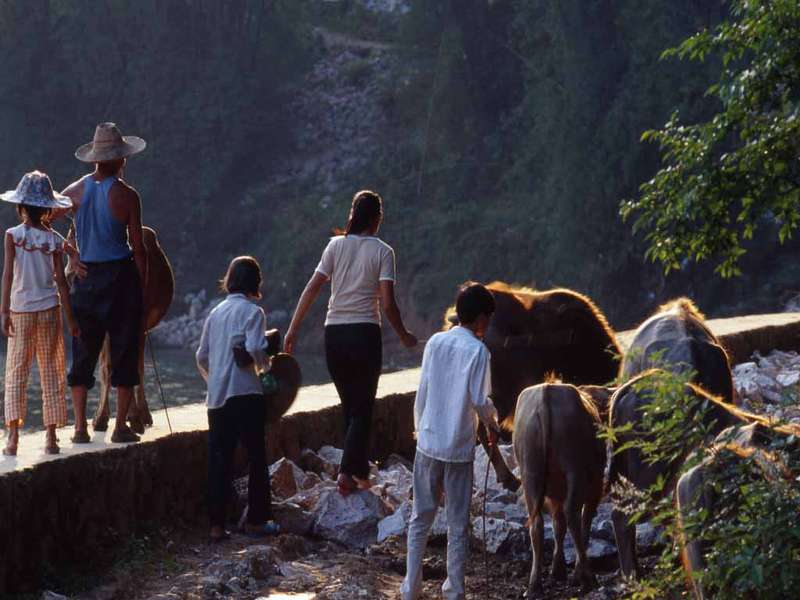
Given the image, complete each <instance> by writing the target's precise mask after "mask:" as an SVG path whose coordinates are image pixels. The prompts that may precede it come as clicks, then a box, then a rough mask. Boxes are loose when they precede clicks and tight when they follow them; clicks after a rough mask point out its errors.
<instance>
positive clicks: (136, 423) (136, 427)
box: [128, 417, 144, 435]
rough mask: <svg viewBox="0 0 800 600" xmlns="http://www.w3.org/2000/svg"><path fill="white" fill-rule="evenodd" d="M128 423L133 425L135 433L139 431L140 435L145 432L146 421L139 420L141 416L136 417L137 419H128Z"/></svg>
mask: <svg viewBox="0 0 800 600" xmlns="http://www.w3.org/2000/svg"><path fill="white" fill-rule="evenodd" d="M128 424H129V425H130V426H131V429H132V430H133V431H134V433H138V434H139V435H142V434H143V433H144V423H142V422H141V421H140V420H139V417H136V418H135V419H128Z"/></svg>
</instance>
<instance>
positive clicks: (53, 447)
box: [44, 425, 59, 454]
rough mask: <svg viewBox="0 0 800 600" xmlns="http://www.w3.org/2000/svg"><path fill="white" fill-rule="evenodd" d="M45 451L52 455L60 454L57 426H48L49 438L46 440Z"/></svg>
mask: <svg viewBox="0 0 800 600" xmlns="http://www.w3.org/2000/svg"><path fill="white" fill-rule="evenodd" d="M44 447H45V451H47V452H49V453H50V454H55V453H57V452H58V450H59V448H58V441H57V439H56V426H55V425H48V426H47V437H46V438H45V444H44Z"/></svg>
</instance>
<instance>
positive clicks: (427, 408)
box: [414, 327, 499, 462]
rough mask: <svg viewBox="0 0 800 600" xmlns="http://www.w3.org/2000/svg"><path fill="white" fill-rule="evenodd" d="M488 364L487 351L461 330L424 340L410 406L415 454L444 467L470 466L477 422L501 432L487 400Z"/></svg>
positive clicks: (477, 341) (473, 454) (488, 390)
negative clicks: (448, 463) (420, 362)
mask: <svg viewBox="0 0 800 600" xmlns="http://www.w3.org/2000/svg"><path fill="white" fill-rule="evenodd" d="M490 358H491V356H490V354H489V349H488V348H487V347H486V345H485V344H484V343H483V342H481V341H480V340H479V339H478V338H477V337H476V336H475V334H474V333H472V332H471V331H470V330H469V329H466V328H464V327H453V328H452V329H450V330H449V331H445V332H441V333H437V334H436V335H434V336H433V337H431V339H430V340H428V343H427V345H426V346H425V353H424V354H423V356H422V375H421V376H420V382H419V389H418V390H417V397H416V400H415V401H414V428H415V429H416V432H417V450H418V451H419V452H422V453H423V454H424V455H425V456H428V457H430V458H435V459H436V460H441V461H445V462H471V461H472V460H473V459H474V458H475V434H476V432H477V429H478V419H479V418H480V420H481V421H483V424H484V425H486V427H488V428H490V429H494V430H497V429H499V428H498V425H497V411H496V410H495V408H494V404H492V401H491V400H490V399H489V394H490V393H491V389H492V388H491V371H490V367H489V360H490Z"/></svg>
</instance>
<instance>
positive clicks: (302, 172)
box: [0, 0, 800, 354]
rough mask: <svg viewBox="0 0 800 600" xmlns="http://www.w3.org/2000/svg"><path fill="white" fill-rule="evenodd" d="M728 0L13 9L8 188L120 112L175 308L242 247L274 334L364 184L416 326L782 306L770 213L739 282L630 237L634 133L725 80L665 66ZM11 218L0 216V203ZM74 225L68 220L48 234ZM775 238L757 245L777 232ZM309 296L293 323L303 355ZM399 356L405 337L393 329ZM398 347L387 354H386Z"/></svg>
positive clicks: (371, 0)
mask: <svg viewBox="0 0 800 600" xmlns="http://www.w3.org/2000/svg"><path fill="white" fill-rule="evenodd" d="M722 10H723V9H722V8H721V4H720V2H719V0H714V1H712V0H674V1H673V2H669V3H665V2H639V1H633V0H629V1H625V0H620V1H615V2H611V1H609V0H604V1H601V0H558V1H556V0H550V1H543V0H526V1H522V0H518V1H515V0H493V1H491V2H488V1H486V0H482V1H479V0H449V1H448V0H412V1H410V2H405V3H404V2H390V1H389V0H358V1H357V0H350V1H348V0H339V1H322V0H225V1H221V0H169V1H161V0H91V1H89V0H6V1H5V2H2V3H0V65H2V73H3V77H0V133H1V134H2V140H3V142H4V143H3V144H2V145H0V182H2V183H1V184H0V187H2V186H5V188H10V187H13V186H14V185H16V182H17V181H18V179H19V177H20V176H21V175H22V173H23V172H25V171H28V170H31V169H34V168H39V169H43V170H46V171H47V172H48V173H50V174H51V176H52V177H53V179H54V181H55V184H56V186H57V187H59V188H61V187H64V186H66V184H67V183H69V182H70V181H72V180H73V179H75V178H77V177H79V176H81V175H82V174H83V173H84V172H85V166H84V165H82V164H80V163H79V162H78V161H77V160H75V159H74V158H73V157H72V155H73V152H74V150H75V148H76V147H77V146H78V145H79V144H81V143H84V142H87V141H89V140H90V139H91V136H92V133H93V129H94V125H95V124H96V123H97V122H99V121H104V120H113V121H115V122H117V123H118V124H119V126H120V127H121V129H122V130H123V133H128V134H134V135H140V136H142V137H144V138H145V139H146V140H147V141H148V148H147V150H146V151H145V152H144V153H143V154H141V155H140V156H137V157H135V158H133V159H132V160H131V161H130V163H129V167H128V170H127V172H126V179H128V181H129V182H130V183H131V184H132V185H134V186H135V187H136V188H137V189H138V190H139V191H140V193H141V195H142V198H143V203H144V219H145V222H146V224H149V225H151V226H153V227H154V228H156V229H157V230H158V232H159V234H160V239H161V243H162V245H163V246H164V248H165V250H166V251H167V253H168V255H169V257H170V259H171V261H172V264H173V266H174V268H175V274H176V279H177V294H176V302H175V303H174V305H173V314H177V313H181V312H184V311H185V310H186V309H187V307H186V306H185V305H184V303H183V296H184V294H186V293H189V292H192V293H194V292H197V291H199V290H201V289H205V290H207V292H209V297H210V298H213V297H214V295H215V293H216V292H215V289H216V281H217V280H218V279H219V278H220V276H221V275H222V273H223V272H224V269H225V267H226V266H227V263H228V261H229V260H230V259H231V258H232V257H233V256H235V255H238V254H242V253H248V254H253V255H255V256H256V257H257V258H258V259H259V260H260V261H261V262H262V264H263V266H264V269H265V273H266V286H265V299H264V304H265V306H266V307H267V308H268V310H272V311H273V314H274V315H275V317H276V319H275V321H276V324H278V325H283V326H284V327H285V325H286V316H287V315H288V314H290V312H291V310H292V309H293V307H294V304H295V302H296V299H297V298H298V296H299V294H300V292H301V290H302V288H303V285H304V284H305V282H306V280H307V278H308V277H309V275H310V274H311V272H312V270H313V268H314V266H315V265H316V263H317V261H318V259H319V255H320V253H321V251H322V248H323V247H324V245H325V243H326V240H327V237H328V235H329V234H330V229H331V227H332V226H334V225H341V224H343V222H344V221H345V218H346V214H347V209H348V206H349V202H350V199H351V197H352V195H353V193H354V192H355V191H356V190H358V189H361V188H373V189H376V190H377V191H379V192H380V193H381V194H382V195H383V196H384V198H385V201H386V222H385V226H384V228H383V230H382V232H381V235H382V237H383V238H384V239H385V240H386V241H387V242H388V243H390V244H391V245H392V246H394V248H395V250H396V253H397V257H398V271H399V280H398V294H399V297H400V302H401V307H402V309H403V311H404V314H405V315H406V318H407V320H408V321H409V322H410V323H411V325H412V326H413V328H414V329H415V330H416V331H417V332H418V333H419V334H420V335H421V337H427V335H429V334H430V332H431V331H433V330H434V329H435V328H437V327H438V325H439V322H440V318H441V314H442V311H443V309H444V307H445V306H446V305H448V304H449V303H450V302H451V300H452V298H453V295H454V291H455V288H456V286H457V284H458V283H459V282H461V281H463V280H465V279H468V278H472V279H477V280H481V281H489V280H494V279H502V280H506V281H510V282H517V283H522V284H528V285H533V286H535V287H538V288H540V289H546V288H550V287H553V286H566V287H570V288H574V289H576V290H579V291H581V292H583V293H586V294H588V295H589V296H591V297H592V298H593V299H594V300H595V301H596V302H597V304H598V305H599V306H600V308H601V309H602V310H603V311H604V312H605V313H606V315H607V316H608V317H609V319H610V321H611V323H612V324H613V325H614V326H616V327H617V328H625V327H629V326H631V325H633V324H635V323H636V322H637V321H639V320H640V319H641V318H643V317H644V315H645V314H647V313H648V312H650V311H652V310H653V309H654V308H655V307H656V306H657V304H658V303H660V302H662V301H664V300H666V299H668V298H669V297H673V296H676V295H679V294H688V295H690V296H692V297H693V298H695V299H696V300H697V302H698V303H699V305H700V306H701V308H702V309H703V310H705V311H706V312H707V313H709V314H710V315H713V316H724V315H730V314H734V313H745V312H757V311H775V310H779V309H780V308H781V307H782V306H783V304H784V303H785V301H786V300H787V298H788V297H789V296H791V295H792V293H793V291H794V290H796V289H798V287H800V286H798V284H797V276H798V267H797V261H796V260H792V258H793V256H795V254H794V251H795V250H796V244H795V243H794V242H790V243H789V244H788V245H787V246H784V247H777V246H776V245H775V244H773V243H772V241H771V240H772V239H773V238H772V232H771V231H770V227H771V225H770V224H769V223H765V224H764V227H763V228H762V233H763V236H762V238H760V239H756V240H755V241H754V242H753V243H752V244H751V253H750V254H749V256H748V257H747V258H746V260H745V261H744V264H743V271H744V272H745V273H746V275H745V276H743V277H741V278H738V279H736V280H730V281H723V280H720V279H719V278H717V277H715V276H713V274H712V269H711V267H710V266H708V265H702V266H698V265H695V264H690V263H687V264H686V265H685V267H684V268H683V270H682V271H681V272H679V273H675V274H673V275H670V276H669V277H666V278H665V277H664V276H663V274H662V272H661V269H660V267H658V266H654V265H650V264H648V263H646V262H645V261H644V259H643V250H644V244H643V240H642V239H641V238H638V237H636V236H634V235H633V233H632V232H631V228H630V224H623V223H621V221H620V219H619V217H618V208H619V203H620V201H621V200H623V199H625V198H628V197H632V196H633V195H635V194H636V191H637V187H638V185H639V184H640V183H641V182H643V181H645V180H646V179H648V178H649V177H650V176H652V174H653V173H654V172H655V170H656V168H657V166H658V155H657V149H656V148H654V147H652V146H649V145H643V144H641V143H640V142H639V136H640V135H641V133H642V131H643V130H645V129H647V128H651V127H658V126H660V125H662V124H663V123H664V122H665V121H666V119H667V118H668V116H669V114H670V112H671V111H672V110H673V109H675V108H677V109H679V110H680V111H681V112H682V113H683V114H687V115H690V116H692V115H694V116H697V117H699V116H702V115H704V114H707V112H708V111H709V110H710V109H711V108H713V106H712V105H711V104H710V102H711V101H710V100H709V99H707V98H705V97H704V90H705V88H706V87H707V86H708V85H709V84H710V83H711V82H712V80H713V78H714V72H715V69H716V66H715V65H714V64H713V63H710V64H708V65H705V66H702V65H689V64H684V63H680V62H677V61H674V60H670V61H666V62H662V61H659V55H660V53H661V52H662V51H663V50H664V49H665V48H666V47H668V46H671V45H675V44H676V43H678V42H679V41H680V40H682V39H683V38H685V37H686V36H688V35H689V34H691V33H692V32H694V31H696V30H697V29H699V28H702V27H706V26H710V25H713V24H715V23H716V22H718V20H719V19H720V18H721V17H722V15H723V13H722V12H721V11H722ZM0 220H2V223H1V224H2V225H3V226H9V225H11V224H13V223H14V221H15V215H14V214H13V209H12V208H11V207H5V208H4V209H3V210H2V212H0ZM62 229H63V226H62ZM767 240H768V241H767ZM323 313H324V301H322V299H321V301H319V302H318V303H317V305H316V307H315V312H314V314H313V315H312V316H311V318H310V320H309V322H308V323H307V324H306V326H305V327H304V333H305V334H306V338H305V340H304V342H303V343H304V344H305V350H306V351H308V352H314V353H316V352H318V351H319V349H320V347H321V346H320V341H321V326H320V324H321V320H322V315H323ZM386 337H387V340H388V345H389V347H390V350H391V351H394V350H392V348H394V347H395V346H394V345H393V344H394V340H395V338H394V334H391V333H389V334H387V336H386ZM390 354H391V352H390Z"/></svg>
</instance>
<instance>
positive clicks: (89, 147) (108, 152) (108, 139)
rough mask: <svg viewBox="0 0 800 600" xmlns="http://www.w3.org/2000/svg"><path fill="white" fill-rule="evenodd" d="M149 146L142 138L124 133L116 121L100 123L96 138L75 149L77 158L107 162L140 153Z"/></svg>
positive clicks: (95, 132) (91, 161)
mask: <svg viewBox="0 0 800 600" xmlns="http://www.w3.org/2000/svg"><path fill="white" fill-rule="evenodd" d="M146 146H147V142H145V141H144V140H143V139H142V138H140V137H136V136H135V135H122V132H120V130H119V127H117V126H116V124H114V123H100V124H99V125H98V126H97V127H96V128H95V130H94V139H93V140H92V141H91V142H89V143H88V144H84V145H83V146H80V147H79V148H78V149H77V150H75V158H77V159H78V160H80V161H83V162H89V163H94V162H105V161H107V160H117V159H120V158H127V157H128V156H133V155H134V154H138V153H139V152H141V151H142V150H144V149H145V147H146Z"/></svg>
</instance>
